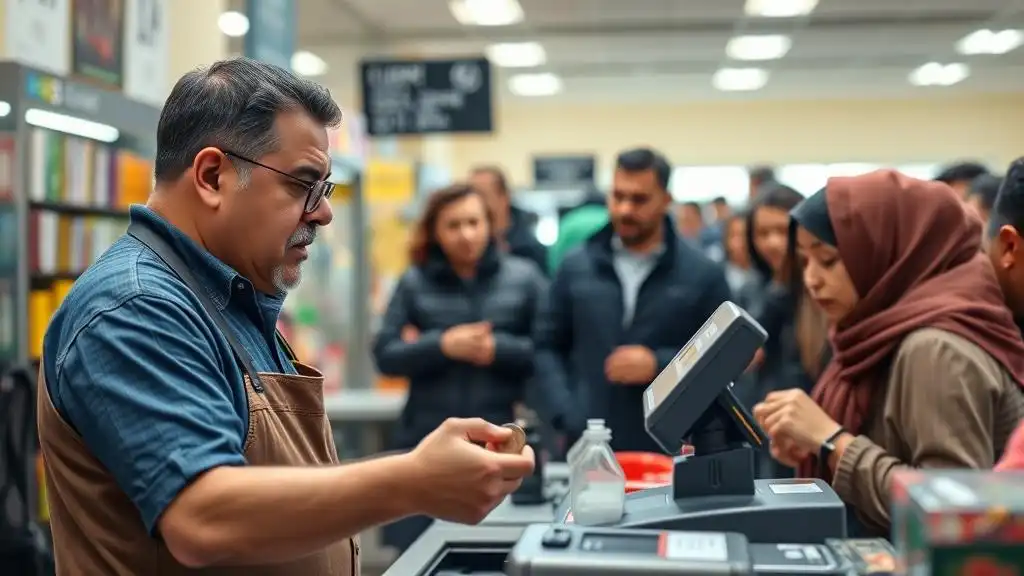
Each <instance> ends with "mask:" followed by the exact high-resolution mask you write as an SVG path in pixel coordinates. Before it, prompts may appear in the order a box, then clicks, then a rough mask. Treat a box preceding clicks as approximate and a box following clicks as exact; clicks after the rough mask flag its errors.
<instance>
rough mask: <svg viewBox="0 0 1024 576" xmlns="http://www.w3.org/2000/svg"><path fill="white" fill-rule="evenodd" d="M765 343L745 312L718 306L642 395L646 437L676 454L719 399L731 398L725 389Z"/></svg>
mask: <svg viewBox="0 0 1024 576" xmlns="http://www.w3.org/2000/svg"><path fill="white" fill-rule="evenodd" d="M767 338H768V334H767V332H765V330H764V328H762V327H761V325H760V324H758V323H757V321H756V320H754V319H753V318H751V316H750V315H749V314H747V312H746V311H745V310H743V309H742V308H740V307H739V306H737V305H736V304H733V303H732V302H723V303H722V305H721V306H719V307H718V309H717V310H715V312H714V313H713V314H712V315H711V317H710V318H708V320H707V322H705V323H704V325H703V326H701V328H700V330H698V331H697V333H696V334H694V335H693V337H691V338H690V341H689V342H687V343H686V346H683V348H682V349H680V350H679V353H678V354H676V355H675V357H674V358H673V359H672V361H671V362H669V364H668V366H666V367H665V369H664V370H662V371H661V373H660V374H658V376H657V377H656V378H655V379H654V381H653V382H651V384H650V386H648V387H647V390H646V391H645V392H644V424H645V426H646V428H647V433H648V434H650V435H651V437H652V438H654V440H655V441H656V442H657V443H658V444H659V445H660V446H661V447H662V448H663V449H664V450H665V451H666V452H667V453H669V454H678V453H679V450H680V448H681V447H682V444H683V441H684V439H685V438H687V437H688V436H689V435H690V434H691V433H692V432H693V431H694V430H693V428H694V426H695V425H696V424H697V422H698V420H700V419H701V417H702V416H703V415H704V414H705V412H707V411H708V410H710V409H711V408H712V405H713V404H715V402H716V400H717V399H718V398H719V396H720V395H722V394H723V393H727V395H728V396H732V395H731V393H729V386H731V384H732V383H733V382H734V381H735V380H736V379H737V378H739V376H740V375H741V374H743V372H744V370H746V368H747V366H748V365H749V364H750V362H751V361H752V360H753V359H754V355H755V354H756V353H757V350H758V349H759V348H760V347H761V346H763V345H764V343H765V341H766V340H767ZM741 412H742V411H741ZM739 416H742V414H740V415H739Z"/></svg>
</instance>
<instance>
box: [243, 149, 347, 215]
mask: <svg viewBox="0 0 1024 576" xmlns="http://www.w3.org/2000/svg"><path fill="white" fill-rule="evenodd" d="M223 152H224V155H225V156H231V157H232V158H238V159H239V160H241V161H243V162H248V163H249V164H255V165H256V166H259V167H260V168H264V169H266V170H270V171H271V172H277V173H278V174H280V175H281V176H284V177H285V178H288V179H289V180H294V181H295V182H298V183H299V184H302V185H303V186H305V187H306V205H305V206H304V207H303V209H304V210H305V212H306V214H309V213H310V212H313V211H314V210H316V209H317V208H319V207H320V201H321V200H323V199H325V198H326V199H328V200H329V199H330V198H331V195H332V194H334V183H333V182H328V181H327V180H306V179H304V178H299V177H298V176H292V175H291V174H288V173H287V172H282V171H280V170H278V169H277V168H274V167H272V166H267V165H266V164H263V163H262V162H257V161H255V160H253V159H252V158H246V157H245V156H242V155H240V154H235V153H234V152H231V151H229V150H224V151H223Z"/></svg>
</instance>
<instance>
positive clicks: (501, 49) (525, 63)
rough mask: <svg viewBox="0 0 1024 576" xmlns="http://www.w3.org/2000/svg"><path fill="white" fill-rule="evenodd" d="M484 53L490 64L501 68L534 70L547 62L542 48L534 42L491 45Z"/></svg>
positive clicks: (545, 53)
mask: <svg viewBox="0 0 1024 576" xmlns="http://www.w3.org/2000/svg"><path fill="white" fill-rule="evenodd" d="M486 53H487V59H488V60H490V61H491V63H492V64H494V65H495V66H500V67H502V68H534V67H536V66H543V65H544V63H545V62H547V60H548V55H547V52H546V51H545V50H544V47H543V46H541V45H540V44H538V43H536V42H510V43H504V44H491V45H490V46H488V47H487V50H486Z"/></svg>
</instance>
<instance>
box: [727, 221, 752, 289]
mask: <svg viewBox="0 0 1024 576" xmlns="http://www.w3.org/2000/svg"><path fill="white" fill-rule="evenodd" d="M724 224H725V225H724V227H723V230H724V234H723V237H722V253H723V254H725V259H724V260H725V280H726V281H727V282H728V283H729V288H730V289H731V290H732V293H733V294H739V292H740V290H742V288H743V286H745V285H746V284H747V283H748V282H749V281H750V279H751V273H752V272H753V270H752V268H751V262H750V252H749V251H748V250H747V218H746V215H745V214H731V215H730V216H729V217H728V218H727V219H726V220H725V222H724Z"/></svg>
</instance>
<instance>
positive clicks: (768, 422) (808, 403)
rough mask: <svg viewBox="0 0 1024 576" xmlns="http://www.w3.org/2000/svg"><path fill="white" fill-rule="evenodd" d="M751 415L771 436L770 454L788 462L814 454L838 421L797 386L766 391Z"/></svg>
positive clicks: (831, 432) (787, 463)
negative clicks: (770, 391)
mask: <svg viewBox="0 0 1024 576" xmlns="http://www.w3.org/2000/svg"><path fill="white" fill-rule="evenodd" d="M754 418H755V419H757V423H758V424H760V425H761V428H763V429H764V431H765V432H766V433H767V434H768V436H769V437H770V438H771V439H772V457H774V458H775V459H776V460H778V461H780V462H782V463H783V464H786V465H788V466H793V465H795V463H799V462H800V461H802V460H804V459H805V458H807V457H808V456H810V455H811V454H817V453H818V450H820V449H821V445H822V444H823V443H824V442H825V440H827V439H828V437H829V436H831V435H832V434H834V433H835V432H836V430H838V429H839V424H838V423H836V421H835V420H833V419H832V418H831V417H830V416H829V415H828V414H826V413H825V411H824V410H822V409H821V407H820V406H818V405H817V404H816V403H815V402H814V400H812V399H811V397H810V396H808V395H807V393H806V392H804V391H803V390H800V389H799V388H793V389H791V390H780V391H778V392H772V393H770V394H768V396H766V397H765V399H764V401H763V402H761V403H759V404H758V405H757V406H754Z"/></svg>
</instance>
